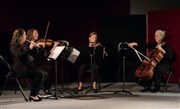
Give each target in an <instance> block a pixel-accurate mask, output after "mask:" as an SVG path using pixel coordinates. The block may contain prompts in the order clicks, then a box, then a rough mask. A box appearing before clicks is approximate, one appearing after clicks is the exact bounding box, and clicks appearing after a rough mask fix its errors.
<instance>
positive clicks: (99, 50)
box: [80, 47, 105, 94]
mask: <svg viewBox="0 0 180 109" xmlns="http://www.w3.org/2000/svg"><path fill="white" fill-rule="evenodd" d="M104 51H105V48H104V47H83V48H81V49H80V52H81V55H80V58H81V60H83V61H86V62H87V61H88V62H90V71H91V84H92V85H91V87H90V89H89V90H87V91H86V94H87V93H88V92H91V91H92V90H93V74H94V73H96V70H97V69H96V64H99V65H100V64H101V61H102V59H104ZM89 57H90V58H89ZM98 78H99V81H98V83H99V89H98V90H97V92H101V91H100V89H101V84H100V72H99V74H98ZM101 93H102V92H101Z"/></svg>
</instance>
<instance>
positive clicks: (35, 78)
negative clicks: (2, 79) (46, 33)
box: [10, 28, 47, 101]
mask: <svg viewBox="0 0 180 109" xmlns="http://www.w3.org/2000/svg"><path fill="white" fill-rule="evenodd" d="M36 47H37V46H36V44H35V43H34V42H33V41H32V42H29V43H26V32H25V30H24V29H22V28H19V29H16V30H15V31H14V32H13V36H12V40H11V43H10V52H11V54H12V58H13V65H12V68H13V70H14V71H15V72H16V73H17V74H18V76H19V77H22V78H28V79H30V80H32V86H31V91H30V96H29V100H30V101H31V100H33V101H41V100H42V97H41V96H40V95H39V90H40V89H41V87H42V86H43V85H44V82H45V81H46V78H47V72H46V71H44V70H42V69H40V68H37V67H35V66H34V58H33V57H32V56H31V52H32V49H33V48H36Z"/></svg>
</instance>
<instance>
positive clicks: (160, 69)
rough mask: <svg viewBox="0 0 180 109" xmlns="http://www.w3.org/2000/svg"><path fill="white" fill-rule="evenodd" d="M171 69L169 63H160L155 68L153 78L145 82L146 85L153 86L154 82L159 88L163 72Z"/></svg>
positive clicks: (155, 86)
mask: <svg viewBox="0 0 180 109" xmlns="http://www.w3.org/2000/svg"><path fill="white" fill-rule="evenodd" d="M169 70H170V66H169V65H158V66H156V68H155V69H154V75H153V77H152V79H150V80H148V81H146V82H145V87H147V88H151V86H152V83H153V82H154V88H159V87H160V83H161V77H162V73H166V72H168V71H169Z"/></svg>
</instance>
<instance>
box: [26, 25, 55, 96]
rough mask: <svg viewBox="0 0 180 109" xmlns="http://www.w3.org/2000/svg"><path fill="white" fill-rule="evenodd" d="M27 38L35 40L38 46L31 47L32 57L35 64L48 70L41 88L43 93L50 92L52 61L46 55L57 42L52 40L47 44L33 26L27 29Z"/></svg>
mask: <svg viewBox="0 0 180 109" xmlns="http://www.w3.org/2000/svg"><path fill="white" fill-rule="evenodd" d="M27 40H29V41H34V42H36V45H37V46H38V48H36V49H33V51H34V52H33V54H32V55H33V57H34V61H35V66H36V67H38V68H41V69H43V70H45V71H46V72H48V77H47V80H46V81H45V84H44V87H43V88H44V92H45V94H51V92H50V89H51V84H52V78H51V75H52V73H53V72H52V71H53V67H52V65H53V63H52V61H48V60H47V57H48V55H49V54H50V51H51V49H53V48H54V47H56V46H57V45H58V42H55V43H54V42H53V43H54V45H53V44H51V45H50V46H49V45H47V44H46V41H45V40H42V39H39V33H38V30H37V29H35V28H32V29H29V30H28V31H27Z"/></svg>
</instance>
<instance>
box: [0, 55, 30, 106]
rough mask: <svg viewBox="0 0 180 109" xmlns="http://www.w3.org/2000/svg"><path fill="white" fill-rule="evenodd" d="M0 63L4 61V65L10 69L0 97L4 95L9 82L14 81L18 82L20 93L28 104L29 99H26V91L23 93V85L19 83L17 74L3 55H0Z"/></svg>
mask: <svg viewBox="0 0 180 109" xmlns="http://www.w3.org/2000/svg"><path fill="white" fill-rule="evenodd" d="M0 61H2V62H3V64H4V65H5V66H6V67H7V68H8V70H9V72H8V74H6V75H5V78H6V80H5V82H4V85H3V87H2V89H1V92H0V96H1V95H2V93H3V91H4V89H5V88H6V85H7V82H8V80H9V79H13V80H15V81H16V83H17V85H18V87H19V89H20V91H21V93H22V95H23V97H24V99H25V100H26V101H27V102H28V99H27V97H26V95H25V93H24V91H23V89H22V86H21V84H20V83H19V80H18V76H17V75H16V73H15V72H14V71H13V69H12V67H11V66H10V65H9V63H8V62H7V61H6V60H5V59H4V58H3V56H1V55H0Z"/></svg>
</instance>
